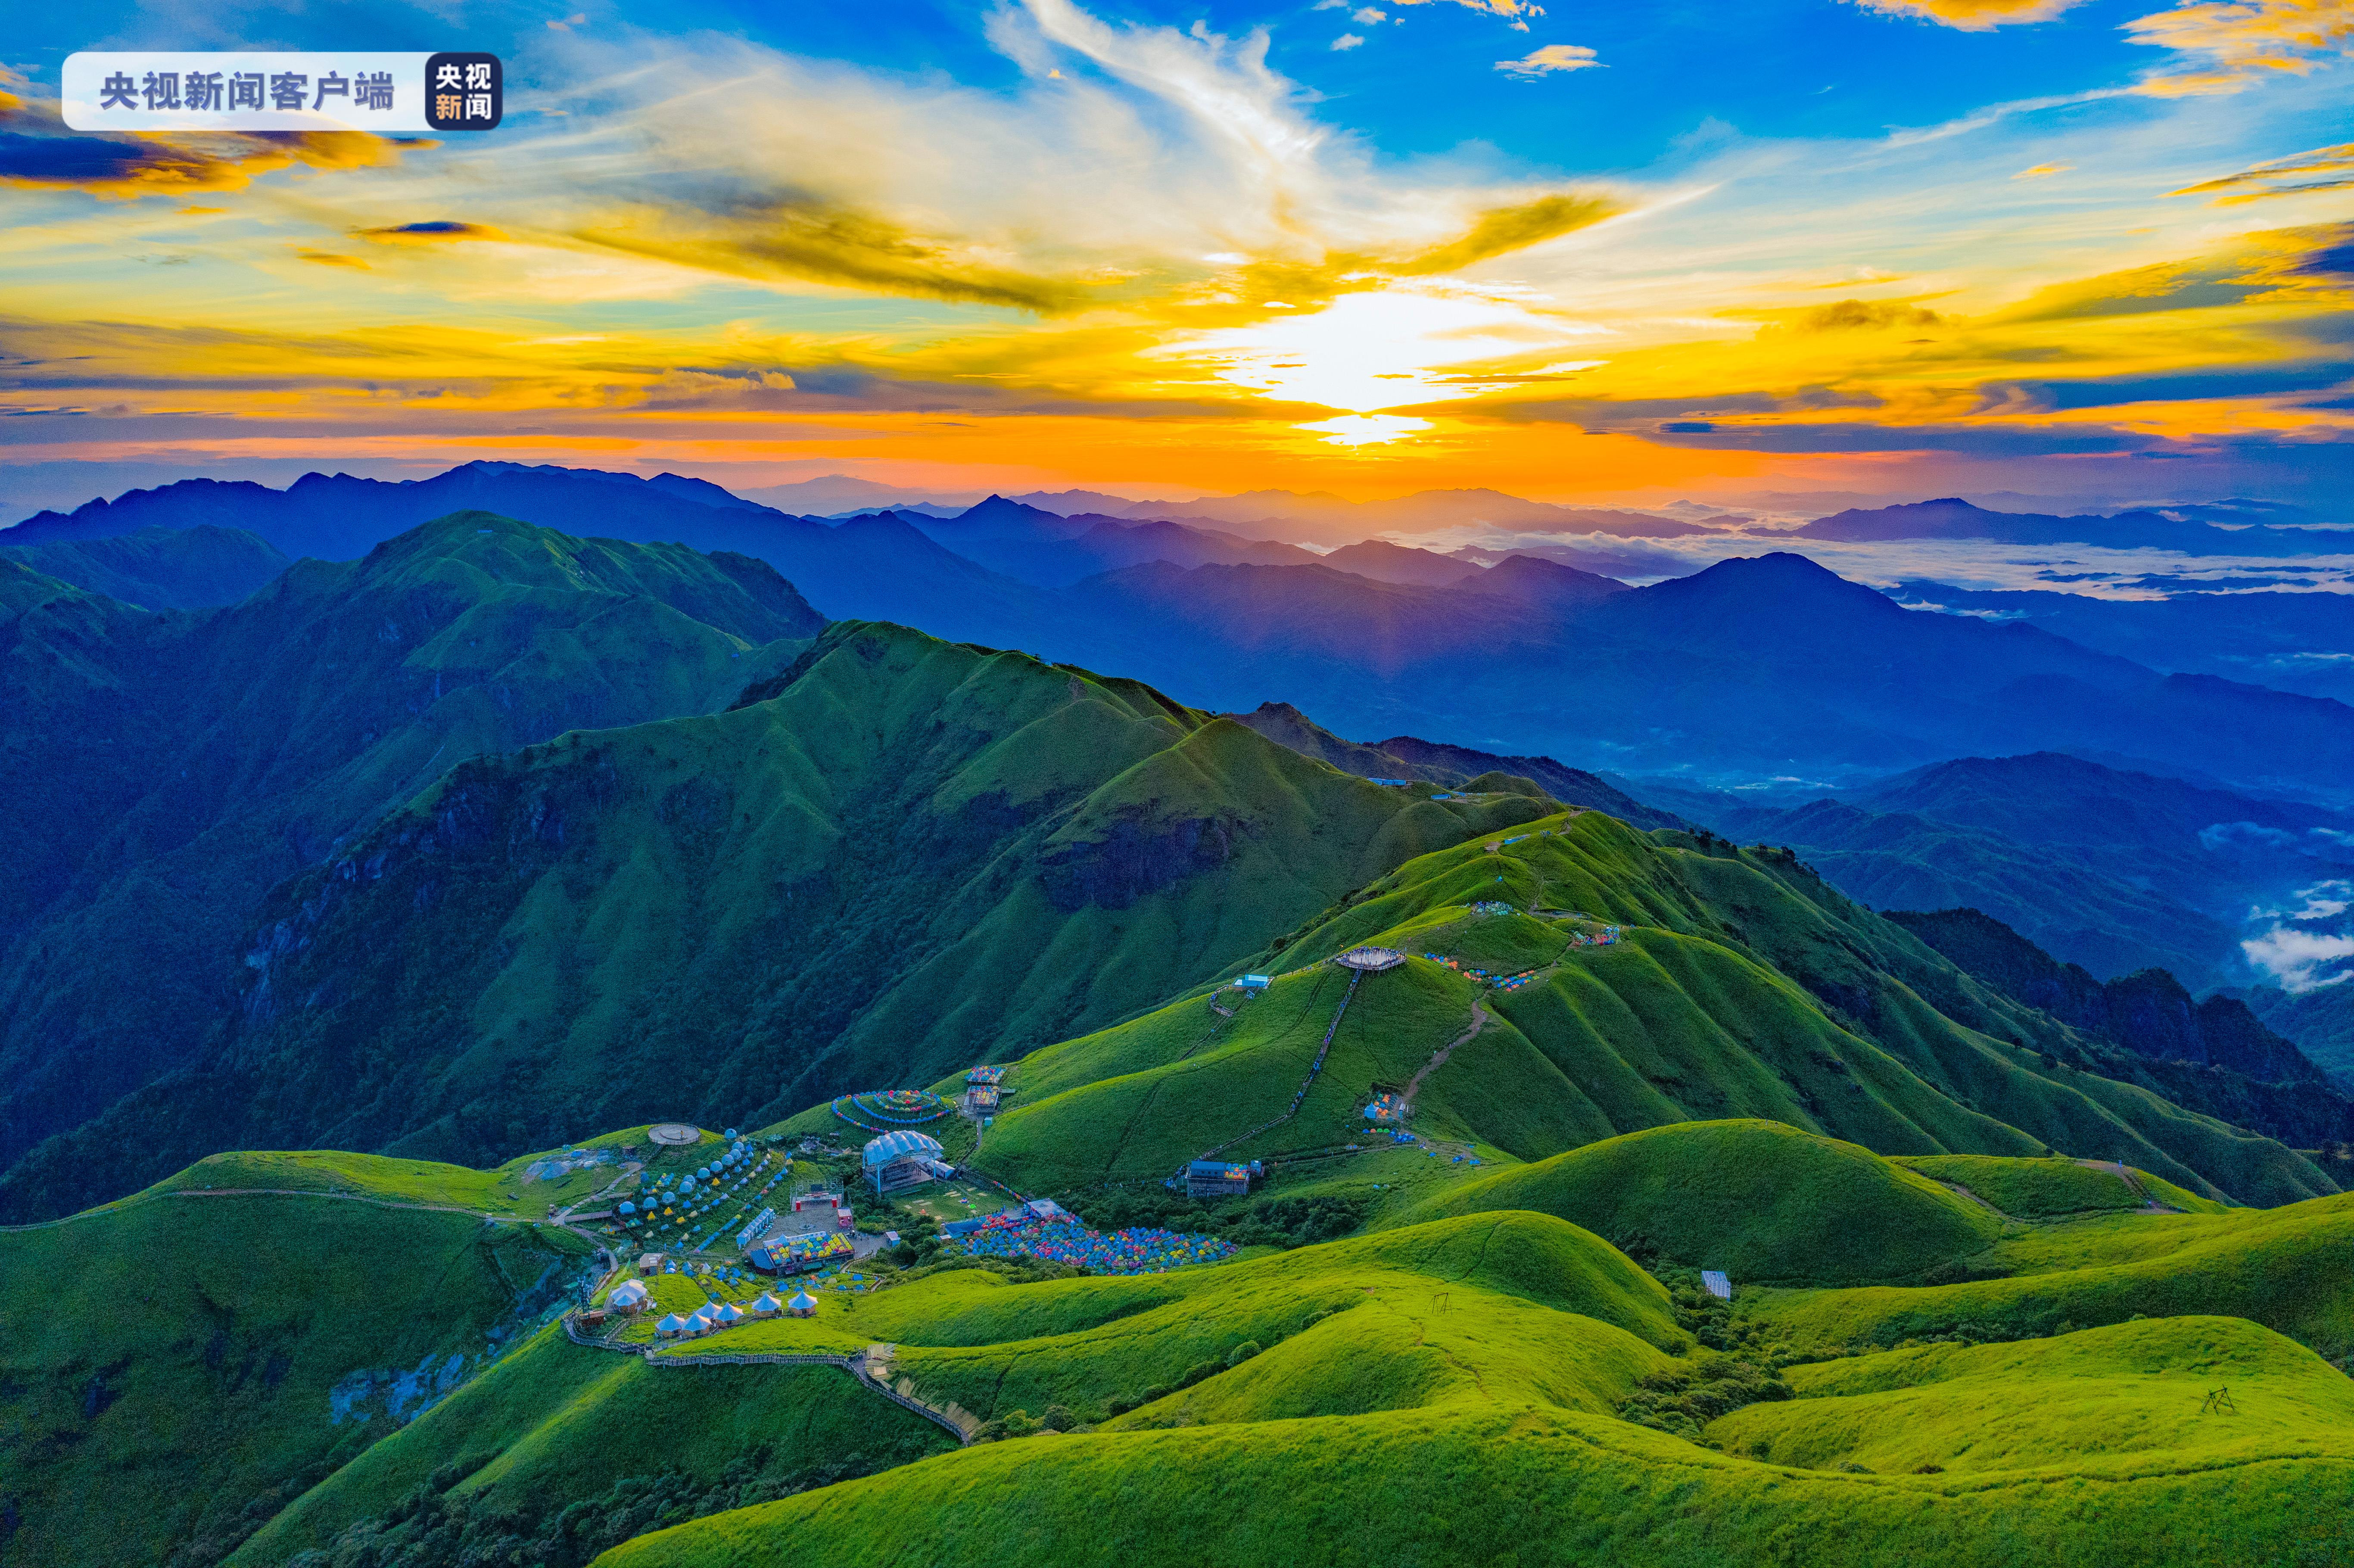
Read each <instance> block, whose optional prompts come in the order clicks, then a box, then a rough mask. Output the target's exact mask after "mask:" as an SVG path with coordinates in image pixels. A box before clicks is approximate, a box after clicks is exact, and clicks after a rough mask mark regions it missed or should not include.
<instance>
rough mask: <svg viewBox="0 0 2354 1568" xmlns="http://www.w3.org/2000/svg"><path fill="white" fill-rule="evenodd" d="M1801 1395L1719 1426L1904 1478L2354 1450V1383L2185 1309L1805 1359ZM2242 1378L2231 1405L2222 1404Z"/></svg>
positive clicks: (1818, 1465) (1742, 1447)
mask: <svg viewBox="0 0 2354 1568" xmlns="http://www.w3.org/2000/svg"><path fill="white" fill-rule="evenodd" d="M1789 1379H1790V1382H1791V1383H1792V1385H1793V1386H1794V1387H1796V1389H1797V1392H1798V1394H1799V1397H1798V1398H1797V1399H1795V1400H1791V1401H1787V1402H1784V1403H1780V1404H1753V1405H1750V1406H1748V1407H1747V1408H1745V1409H1743V1410H1739V1411H1736V1412H1734V1414H1731V1415H1727V1416H1725V1417H1723V1419H1722V1420H1720V1421H1717V1422H1715V1423H1713V1424H1712V1425H1711V1426H1710V1428H1709V1431H1708V1436H1710V1438H1711V1439H1712V1440H1713V1441H1715V1442H1717V1443H1718V1444H1720V1445H1721V1446H1723V1448H1724V1449H1725V1450H1726V1451H1727V1452H1730V1453H1738V1454H1745V1455H1748V1456H1750V1457H1755V1458H1761V1459H1765V1460H1767V1461H1768V1462H1771V1463H1775V1464H1783V1465H1799V1466H1804V1467H1808V1468H1810V1469H1819V1470H1828V1469H1836V1468H1839V1467H1842V1466H1848V1465H1856V1466H1861V1467H1863V1468H1866V1469H1869V1470H1872V1471H1874V1472H1879V1473H1883V1474H1894V1475H1904V1474H1912V1473H1915V1472H1918V1471H1920V1470H1921V1468H1922V1467H1924V1466H1932V1465H1934V1466H1935V1467H1937V1468H1938V1469H1939V1470H1941V1471H1944V1472H1946V1473H1949V1474H1953V1475H1956V1476H1960V1475H1970V1476H1977V1475H1986V1474H1993V1473H2000V1472H2006V1471H2031V1470H2037V1469H2045V1468H2052V1467H2065V1468H2066V1469H2067V1470H2068V1471H2069V1472H2070V1473H2072V1474H2074V1475H2081V1476H2092V1477H2098V1478H2105V1479H2106V1478H2120V1477H2125V1476H2130V1475H2133V1474H2136V1473H2137V1472H2140V1473H2150V1472H2162V1471H2164V1470H2167V1469H2172V1468H2176V1467H2180V1466H2181V1465H2183V1464H2184V1462H2185V1460H2186V1458H2187V1457H2189V1456H2190V1455H2194V1454H2195V1455H2196V1456H2197V1459H2196V1462H2197V1463H2199V1464H2201V1465H2206V1466H2221V1465H2225V1464H2249V1463H2253V1462H2261V1461H2266V1460H2275V1459H2306V1458H2310V1457H2313V1456H2315V1455H2316V1454H2328V1455H2332V1456H2335V1457H2348V1456H2349V1455H2354V1381H2349V1379H2348V1378H2347V1376H2346V1374H2345V1373H2344V1372H2340V1371H2338V1369H2337V1368H2336V1367H2333V1366H2331V1365H2330V1364H2329V1363H2328V1362H2327V1361H2323V1360H2322V1359H2321V1358H2320V1357H2319V1356H2317V1355H2316V1354H2314V1353H2313V1352H2312V1351H2309V1350H2307V1349H2306V1348H2305V1347H2304V1346H2302V1345H2299V1344H2297V1343H2296V1342H2295V1341H2294V1340H2287V1339H2285V1338H2283V1337H2282V1336H2281V1335H2279V1334H2276V1333H2274V1332H2273V1331H2272V1330H2268V1329H2264V1328H2261V1327H2259V1326H2258V1325H2256V1324H2254V1323H2251V1322H2248V1321H2246V1320H2245V1319H2239V1318H2210V1317H2185V1318H2166V1319H2149V1320H2147V1321H2143V1322H2128V1323H2119V1324H2115V1325H2112V1326H2110V1327H2107V1328H2102V1329H2088V1330H2083V1331H2080V1332H2077V1333H2072V1334H2065V1335H2062V1336H2060V1337H2058V1338H2056V1339H2041V1340H2029V1341H2026V1342H2024V1343H2019V1344H1995V1345H1976V1346H1964V1345H1925V1346H1921V1347H1917V1348H1915V1349H1913V1350H1901V1351H1886V1352H1883V1353H1882V1354H1879V1355H1870V1356H1861V1357H1857V1358H1853V1359H1851V1360H1844V1361H1829V1362H1823V1363H1820V1364H1818V1365H1813V1366H1800V1367H1794V1368H1792V1369H1791V1370H1790V1372H1789ZM2219 1388H2221V1389H2228V1390H2229V1391H2230V1396H2231V1408H2230V1409H2229V1410H2222V1409H2217V1408H2211V1407H2210V1406H2209V1404H2208V1400H2207V1397H2206V1396H2207V1394H2208V1393H2209V1392H2210V1391H2211V1390H2214V1389H2219Z"/></svg>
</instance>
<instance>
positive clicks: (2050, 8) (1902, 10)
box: [1853, 0, 2082, 33]
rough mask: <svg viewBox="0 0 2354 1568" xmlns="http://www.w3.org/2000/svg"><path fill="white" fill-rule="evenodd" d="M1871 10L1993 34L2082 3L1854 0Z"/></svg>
mask: <svg viewBox="0 0 2354 1568" xmlns="http://www.w3.org/2000/svg"><path fill="white" fill-rule="evenodd" d="M1853 3H1854V4H1856V5H1861V6H1862V7H1863V8H1864V9H1865V10H1867V11H1878V12H1880V13H1882V15H1884V16H1917V17H1919V18H1920V19H1921V20H1923V21H1925V22H1935V23H1937V24H1938V25H1939V26H1946V27H1953V28H1956V29H1958V30H1960V31H1962V32H1965V33H1986V32H1991V31H1993V30H1994V29H1995V28H1997V27H2002V26H2010V25H2012V24H2014V23H2028V22H2048V21H2050V20H2051V19H2052V17H2054V16H2058V15H2060V13H2061V12H2062V11H2065V10H2067V9H2068V8H2069V7H2070V6H2073V5H2079V4H2081V3H2082V0H1853Z"/></svg>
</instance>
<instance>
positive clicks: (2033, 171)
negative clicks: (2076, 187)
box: [2010, 164, 2076, 180]
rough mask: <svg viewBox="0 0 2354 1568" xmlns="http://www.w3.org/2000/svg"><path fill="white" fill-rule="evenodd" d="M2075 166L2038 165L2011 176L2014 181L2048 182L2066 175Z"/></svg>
mask: <svg viewBox="0 0 2354 1568" xmlns="http://www.w3.org/2000/svg"><path fill="white" fill-rule="evenodd" d="M2075 166H2076V165H2075V164H2033V165H2032V166H2031V167H2028V168H2024V169H2021V170H2020V171H2019V173H2017V174H2015V175H2011V176H2010V177H2011V178H2012V179H2014V180H2048V179H2050V178H2052V176H2053V175H2064V174H2067V173H2069V172H2070V171H2071V170H2073V169H2074V168H2075Z"/></svg>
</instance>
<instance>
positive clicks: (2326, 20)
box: [2125, 0, 2354, 97]
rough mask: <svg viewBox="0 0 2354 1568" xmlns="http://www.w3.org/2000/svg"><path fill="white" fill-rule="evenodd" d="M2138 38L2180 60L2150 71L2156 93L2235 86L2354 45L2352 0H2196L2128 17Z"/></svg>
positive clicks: (2339, 54)
mask: <svg viewBox="0 0 2354 1568" xmlns="http://www.w3.org/2000/svg"><path fill="white" fill-rule="evenodd" d="M2125 30H2126V34H2127V35H2128V36H2130V37H2132V38H2133V40H2134V42H2136V43H2138V44H2149V45H2153V46H2155V47H2157V48H2165V49H2171V50H2173V51H2174V52H2175V53H2176V54H2178V55H2179V56H2181V57H2182V59H2181V61H2180V62H2179V63H2178V64H2175V65H2172V66H2168V67H2166V68H2162V69H2159V70H2158V71H2157V72H2155V73H2153V74H2151V75H2150V76H2148V77H2147V78H2145V79H2143V81H2142V82H2141V84H2140V86H2141V90H2142V91H2144V92H2147V93H2151V94H2154V95H2157V96H2158V97H2183V96H2191V95H2199V94H2206V93H2217V92H2237V91H2239V90H2241V89H2242V88H2243V87H2246V86H2248V85H2250V84H2251V83H2253V82H2255V81H2258V80H2261V79H2264V77H2266V76H2269V75H2276V74H2279V73H2283V72H2286V73H2288V74H2291V75H2296V76H2303V75H2305V74H2306V73H2307V72H2309V71H2312V70H2315V69H2318V68H2319V67H2320V66H2322V65H2324V64H2326V63H2327V62H2328V61H2329V60H2332V59H2338V58H2344V57H2345V56H2346V55H2347V54H2348V53H2349V50H2354V0H2193V3H2192V4H2189V5H2177V6H2175V7H2174V8H2173V9H2172V10H2170V11H2155V12H2152V13H2151V14H2150V15H2148V16H2139V17H2136V18H2135V19H2134V20H2132V21H2130V22H2127V23H2126V24H2125Z"/></svg>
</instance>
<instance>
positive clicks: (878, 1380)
mask: <svg viewBox="0 0 2354 1568" xmlns="http://www.w3.org/2000/svg"><path fill="white" fill-rule="evenodd" d="M564 1337H565V1338H566V1339H568V1340H571V1341H572V1342H573V1343H574V1344H576V1345H579V1346H581V1347H583V1348H584V1349H587V1350H592V1351H616V1352H618V1353H620V1354H621V1355H626V1356H636V1357H638V1358H639V1359H641V1360H642V1361H644V1362H645V1363H646V1365H648V1366H650V1367H663V1368H675V1367H746V1366H780V1367H840V1368H841V1369H842V1370H843V1371H844V1372H848V1373H849V1374H850V1375H851V1376H852V1377H854V1378H855V1379H856V1380H857V1381H858V1383H859V1384H860V1385H861V1386H862V1387H864V1388H866V1389H868V1390H871V1391H872V1392H874V1393H879V1394H881V1395H882V1396H883V1397H884V1398H885V1399H887V1400H889V1401H890V1402H891V1403H892V1404H896V1405H898V1406H899V1407H900V1408H901V1409H903V1410H909V1411H912V1412H914V1413H915V1414H917V1415H920V1416H922V1417H923V1418H924V1419H925V1420H927V1421H928V1422H930V1423H932V1424H933V1425H936V1426H938V1427H940V1428H941V1429H943V1430H944V1431H946V1432H948V1433H949V1434H950V1435H951V1436H954V1437H955V1438H956V1440H957V1444H958V1446H960V1447H961V1446H965V1445H967V1444H969V1443H970V1442H971V1441H972V1436H973V1434H974V1433H976V1432H978V1431H980V1430H981V1419H980V1417H978V1416H976V1415H974V1414H972V1412H970V1411H969V1410H967V1409H965V1408H964V1407H963V1406H962V1405H960V1404H948V1405H937V1404H929V1403H928V1402H927V1401H925V1400H923V1399H921V1398H918V1397H917V1394H916V1392H915V1385H914V1384H913V1383H910V1382H909V1381H908V1380H907V1379H906V1378H898V1379H893V1378H892V1377H891V1376H890V1375H889V1374H890V1371H891V1360H892V1356H893V1354H894V1352H896V1351H897V1349H898V1347H897V1346H896V1345H885V1344H873V1345H869V1346H867V1347H866V1348H865V1349H864V1350H863V1351H859V1352H858V1353H857V1354H856V1355H854V1356H841V1355H831V1354H828V1353H826V1352H824V1351H743V1352H740V1353H737V1354H733V1355H729V1354H713V1353H705V1354H699V1355H692V1356H682V1355H665V1354H663V1353H662V1351H661V1348H660V1347H658V1346H654V1345H647V1346H644V1347H642V1348H641V1347H640V1346H637V1345H623V1344H616V1343H614V1342H613V1341H612V1340H600V1339H597V1338H594V1337H593V1336H590V1335H587V1334H583V1333H582V1332H581V1331H580V1326H579V1324H578V1321H577V1320H575V1319H574V1318H573V1317H572V1316H571V1315H569V1314H567V1315H566V1317H565V1319H564Z"/></svg>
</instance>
